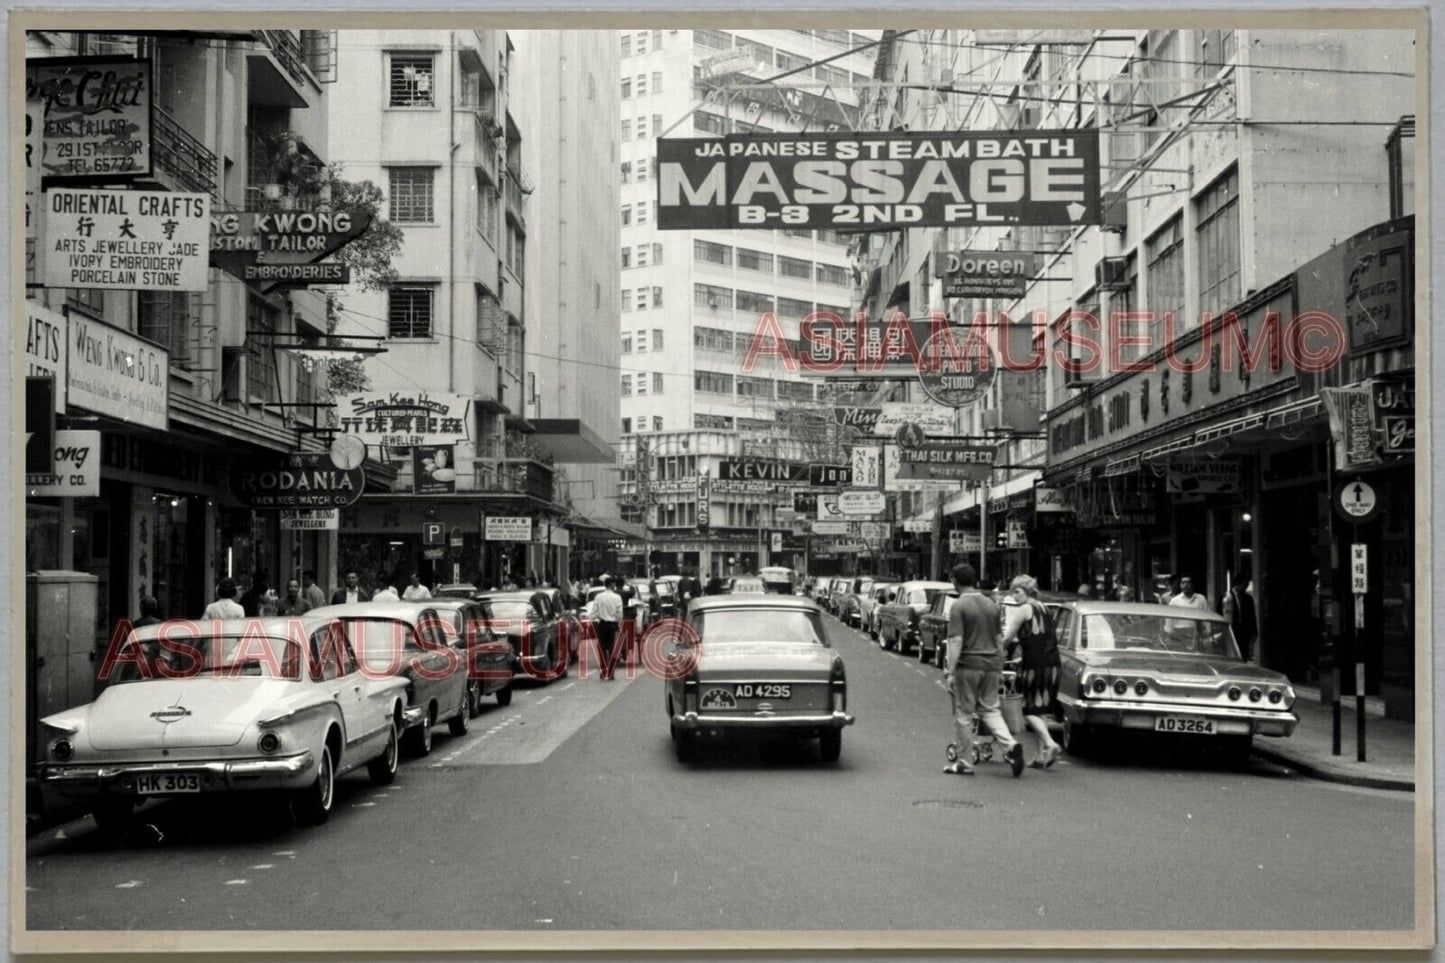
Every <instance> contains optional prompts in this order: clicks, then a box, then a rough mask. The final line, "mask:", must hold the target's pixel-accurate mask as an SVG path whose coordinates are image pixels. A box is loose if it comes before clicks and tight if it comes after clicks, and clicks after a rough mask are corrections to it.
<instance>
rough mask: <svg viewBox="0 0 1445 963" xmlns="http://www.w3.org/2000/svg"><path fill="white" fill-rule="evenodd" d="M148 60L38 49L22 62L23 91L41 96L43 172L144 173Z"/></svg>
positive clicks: (147, 154) (148, 141)
mask: <svg viewBox="0 0 1445 963" xmlns="http://www.w3.org/2000/svg"><path fill="white" fill-rule="evenodd" d="M151 97H152V89H151V62H150V61H149V60H137V59H135V58H131V57H45V58H37V59H35V60H32V61H30V62H29V63H27V64H26V65H25V99H26V101H38V102H39V103H40V104H41V111H42V117H43V126H42V129H41V151H40V171H41V174H42V176H44V177H46V178H88V179H95V178H123V177H138V176H141V175H147V174H150V173H151Z"/></svg>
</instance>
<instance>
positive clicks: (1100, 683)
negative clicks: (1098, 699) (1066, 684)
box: [1090, 679, 1109, 695]
mask: <svg viewBox="0 0 1445 963" xmlns="http://www.w3.org/2000/svg"><path fill="white" fill-rule="evenodd" d="M1090 687H1091V688H1092V689H1093V690H1094V694H1095V695H1103V694H1104V691H1105V690H1106V689H1108V688H1109V684H1108V683H1107V682H1105V681H1104V680H1103V679H1095V680H1094V681H1093V683H1092V685H1091V686H1090Z"/></svg>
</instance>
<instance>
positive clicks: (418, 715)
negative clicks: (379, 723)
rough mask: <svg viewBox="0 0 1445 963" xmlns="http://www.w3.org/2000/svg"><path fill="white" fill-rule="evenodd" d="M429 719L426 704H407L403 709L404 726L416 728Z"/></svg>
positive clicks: (402, 719)
mask: <svg viewBox="0 0 1445 963" xmlns="http://www.w3.org/2000/svg"><path fill="white" fill-rule="evenodd" d="M426 720H427V709H426V706H407V707H406V708H405V709H403V710H402V711H401V721H402V724H403V728H406V729H415V728H416V727H417V726H419V725H421V724H423V723H424V722H426Z"/></svg>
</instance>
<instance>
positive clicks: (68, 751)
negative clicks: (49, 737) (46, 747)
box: [50, 739, 75, 762]
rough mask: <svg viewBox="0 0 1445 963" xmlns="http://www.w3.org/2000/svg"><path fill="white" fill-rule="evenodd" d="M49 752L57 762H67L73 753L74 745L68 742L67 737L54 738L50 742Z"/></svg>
mask: <svg viewBox="0 0 1445 963" xmlns="http://www.w3.org/2000/svg"><path fill="white" fill-rule="evenodd" d="M50 754H51V755H52V756H54V757H55V759H56V761H58V762H69V761H70V757H71V756H73V755H75V747H74V746H73V745H71V744H70V740H69V739H56V740H55V741H54V742H52V743H51V744H50Z"/></svg>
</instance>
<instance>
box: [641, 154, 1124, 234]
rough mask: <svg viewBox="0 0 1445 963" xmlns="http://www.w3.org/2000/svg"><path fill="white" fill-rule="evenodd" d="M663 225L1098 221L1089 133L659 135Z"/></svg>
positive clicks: (873, 226)
mask: <svg viewBox="0 0 1445 963" xmlns="http://www.w3.org/2000/svg"><path fill="white" fill-rule="evenodd" d="M657 144H658V177H657V223H658V226H659V227H660V228H662V229H663V230H694V229H697V228H738V227H756V228H762V229H765V230H775V229H778V228H794V229H798V228H831V229H833V230H840V231H859V230H887V229H895V228H897V227H900V226H907V227H950V226H962V225H990V224H996V225H1008V224H1017V225H1037V224H1098V223H1099V221H1100V213H1101V206H1100V203H1099V137H1098V132H1097V131H1095V130H1093V129H1086V130H1031V131H1021V132H1015V133H1000V132H994V131H988V132H942V131H937V132H935V131H916V132H896V133H884V132H878V133H868V134H859V133H837V134H747V135H729V136H727V137H723V138H708V139H684V140H672V139H668V138H663V139H660V140H658V142H657Z"/></svg>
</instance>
